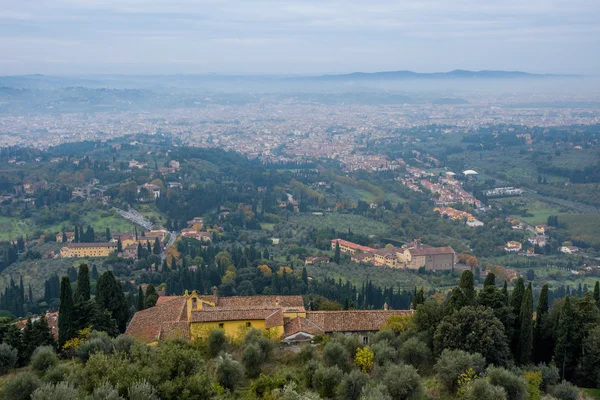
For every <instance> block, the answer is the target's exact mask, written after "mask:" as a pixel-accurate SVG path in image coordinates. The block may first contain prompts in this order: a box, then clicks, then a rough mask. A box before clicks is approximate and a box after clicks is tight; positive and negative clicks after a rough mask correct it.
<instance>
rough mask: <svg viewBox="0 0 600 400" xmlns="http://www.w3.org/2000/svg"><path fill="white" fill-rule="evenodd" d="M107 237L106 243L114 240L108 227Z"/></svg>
mask: <svg viewBox="0 0 600 400" xmlns="http://www.w3.org/2000/svg"><path fill="white" fill-rule="evenodd" d="M105 236H106V241H107V242H110V240H111V239H112V235H111V234H110V228H108V227H107V228H106V233H105Z"/></svg>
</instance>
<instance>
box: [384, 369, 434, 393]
mask: <svg viewBox="0 0 600 400" xmlns="http://www.w3.org/2000/svg"><path fill="white" fill-rule="evenodd" d="M382 382H383V384H384V385H385V386H386V387H387V391H388V393H389V395H390V397H391V398H392V399H393V400H419V399H421V397H423V394H424V391H423V384H422V382H421V377H420V376H419V374H418V373H417V370H416V369H415V367H413V366H412V365H393V366H391V367H390V368H389V369H388V370H387V372H386V373H385V375H384V376H383V379H382Z"/></svg>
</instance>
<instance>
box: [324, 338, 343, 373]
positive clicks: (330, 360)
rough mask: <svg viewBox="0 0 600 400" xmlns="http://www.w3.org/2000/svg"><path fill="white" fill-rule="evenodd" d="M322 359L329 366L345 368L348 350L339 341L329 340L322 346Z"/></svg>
mask: <svg viewBox="0 0 600 400" xmlns="http://www.w3.org/2000/svg"><path fill="white" fill-rule="evenodd" d="M323 361H324V362H325V365H327V366H329V367H333V366H336V367H338V368H340V369H342V370H345V369H346V368H347V367H348V352H347V351H346V349H345V348H344V346H342V345H341V344H340V343H338V342H335V341H331V342H329V343H327V344H326V345H325V347H324V348H323Z"/></svg>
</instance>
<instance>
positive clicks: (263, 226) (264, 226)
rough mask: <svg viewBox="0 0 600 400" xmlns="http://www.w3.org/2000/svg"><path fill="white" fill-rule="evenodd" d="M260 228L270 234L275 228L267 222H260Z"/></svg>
mask: <svg viewBox="0 0 600 400" xmlns="http://www.w3.org/2000/svg"><path fill="white" fill-rule="evenodd" d="M260 227H261V229H262V230H264V231H267V232H272V231H273V229H274V228H275V224H270V223H268V222H261V224H260Z"/></svg>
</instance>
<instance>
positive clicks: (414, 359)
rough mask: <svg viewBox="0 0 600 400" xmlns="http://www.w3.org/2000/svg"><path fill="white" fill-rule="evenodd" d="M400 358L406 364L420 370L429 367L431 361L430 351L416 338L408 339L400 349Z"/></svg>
mask: <svg viewBox="0 0 600 400" xmlns="http://www.w3.org/2000/svg"><path fill="white" fill-rule="evenodd" d="M400 358H401V359H402V361H404V362H405V363H407V364H410V365H412V366H413V367H415V368H417V369H419V370H420V369H422V368H424V367H427V366H428V365H429V362H430V360H431V350H429V347H427V345H426V344H425V343H423V342H422V341H420V340H419V339H417V338H414V337H413V338H410V339H408V340H407V341H406V342H404V343H403V344H402V347H400Z"/></svg>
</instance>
